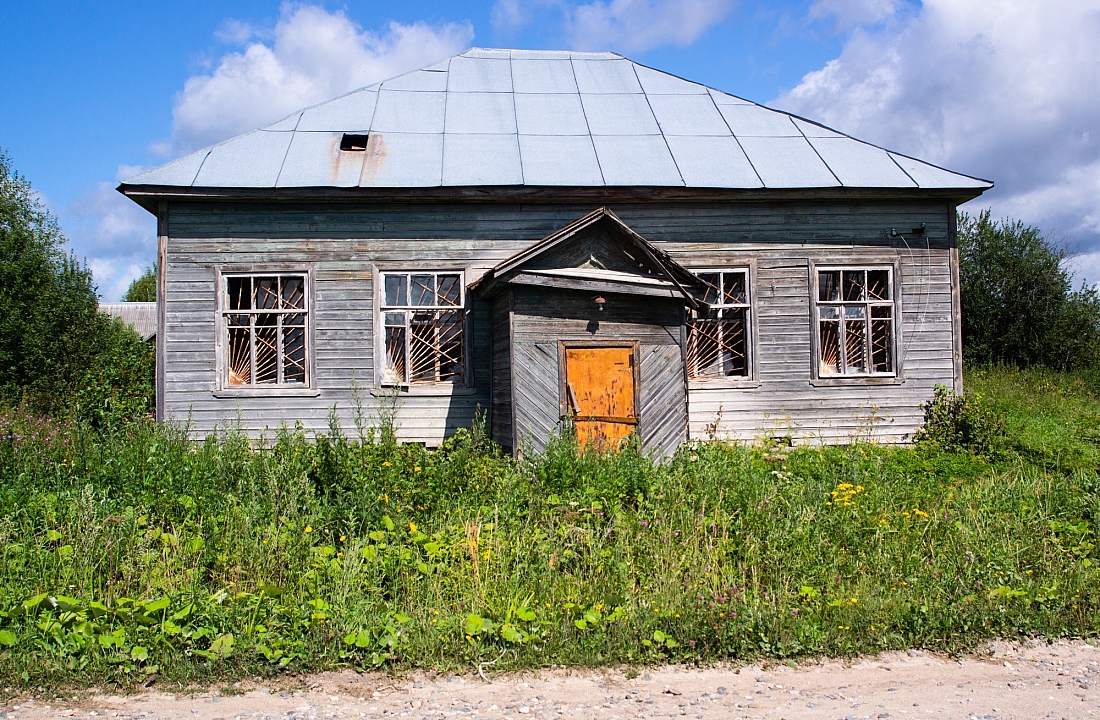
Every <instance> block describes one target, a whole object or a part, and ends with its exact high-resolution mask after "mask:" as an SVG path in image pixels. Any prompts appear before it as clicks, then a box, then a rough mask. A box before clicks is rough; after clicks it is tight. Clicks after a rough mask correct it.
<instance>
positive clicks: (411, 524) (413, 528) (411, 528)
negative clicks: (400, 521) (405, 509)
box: [409, 521, 416, 533]
mask: <svg viewBox="0 0 1100 720" xmlns="http://www.w3.org/2000/svg"><path fill="white" fill-rule="evenodd" d="M409 532H411V533H414V532H416V523H414V522H411V521H410V522H409Z"/></svg>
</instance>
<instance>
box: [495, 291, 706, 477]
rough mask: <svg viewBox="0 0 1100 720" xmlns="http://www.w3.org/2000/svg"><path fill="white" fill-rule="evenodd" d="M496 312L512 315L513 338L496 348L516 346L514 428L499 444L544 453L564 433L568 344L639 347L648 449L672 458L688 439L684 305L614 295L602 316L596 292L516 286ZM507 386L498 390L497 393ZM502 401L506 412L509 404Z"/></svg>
mask: <svg viewBox="0 0 1100 720" xmlns="http://www.w3.org/2000/svg"><path fill="white" fill-rule="evenodd" d="M496 307H503V308H508V309H509V310H510V314H511V320H510V323H509V326H510V328H511V335H510V339H509V340H508V341H505V342H501V339H500V338H499V336H496V337H494V346H496V347H497V348H499V347H500V345H510V346H511V348H512V354H513V358H514V361H513V363H512V367H511V377H510V381H509V383H508V385H507V387H508V388H509V389H510V391H511V403H510V404H511V407H510V408H508V409H509V410H510V411H511V414H512V417H513V418H514V426H513V425H510V427H511V428H512V434H511V435H510V436H508V435H503V434H498V435H495V436H494V439H495V440H497V442H499V443H501V444H502V445H506V446H513V447H516V448H519V449H524V450H527V449H530V450H533V451H538V450H541V449H542V448H543V447H545V445H546V441H547V439H548V438H549V437H550V434H551V433H554V432H558V431H559V430H560V429H561V418H562V417H563V416H564V415H566V411H567V405H566V399H565V393H564V388H563V385H562V381H563V378H562V368H561V362H562V358H561V351H562V347H563V345H562V344H563V343H584V344H589V343H592V344H599V343H620V342H629V343H633V344H636V345H637V348H638V349H637V357H638V368H637V371H636V382H637V390H636V393H635V395H636V398H637V407H636V408H635V410H636V412H637V416H638V428H637V430H638V435H639V437H640V439H641V441H642V448H643V449H644V450H645V451H646V452H647V453H650V454H654V455H663V456H667V455H671V454H672V453H673V452H674V451H675V450H676V448H677V447H678V446H679V445H680V444H681V443H682V442H684V441H685V440H687V392H686V386H685V382H684V364H683V333H682V323H681V317H682V314H683V302H682V301H676V300H670V299H660V298H653V297H640V296H637V295H614V294H608V295H607V302H606V304H605V305H604V306H603V308H604V309H603V310H599V309H598V306H597V305H596V304H595V303H593V302H592V295H591V293H585V292H571V291H565V290H554V289H549V288H541V287H531V286H516V287H513V288H512V289H510V290H508V291H506V292H505V293H502V294H501V295H500V296H498V297H497V298H496V299H495V301H494V308H496ZM497 327H499V325H498V326H497ZM503 387H504V386H503V384H502V385H501V386H494V394H495V393H497V392H499V391H500V390H502V389H503ZM499 402H500V407H501V409H502V410H504V408H505V403H506V401H505V400H503V399H501V400H500V401H499ZM493 406H494V408H496V407H498V398H497V397H494V403H493ZM503 428H504V425H503V424H502V426H501V429H503Z"/></svg>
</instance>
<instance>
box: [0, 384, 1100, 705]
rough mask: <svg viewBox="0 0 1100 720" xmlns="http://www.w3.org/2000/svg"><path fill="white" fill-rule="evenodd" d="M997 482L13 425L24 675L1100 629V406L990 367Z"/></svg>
mask: <svg viewBox="0 0 1100 720" xmlns="http://www.w3.org/2000/svg"><path fill="white" fill-rule="evenodd" d="M967 382H968V389H969V390H971V391H973V392H980V393H982V394H983V395H985V396H986V397H988V399H989V401H990V402H991V403H992V405H993V406H994V407H995V408H997V409H998V411H1000V412H1003V413H1005V414H1006V417H1007V421H1008V425H1009V427H1010V430H1011V432H1010V436H1009V438H1008V441H1007V442H1006V447H1005V448H1004V449H1002V451H1001V452H1000V453H999V454H998V456H997V458H996V459H995V460H988V459H984V458H978V457H973V456H971V455H966V454H949V453H941V452H939V451H938V450H936V449H935V448H930V447H922V448H900V449H899V448H884V447H878V446H874V445H858V446H853V447H847V448H825V449H808V448H807V449H798V450H795V451H793V452H789V453H785V452H780V451H778V450H777V449H775V448H769V447H755V448H742V447H736V446H731V445H724V444H704V445H699V446H696V447H694V448H685V449H684V451H683V452H682V453H681V454H680V455H678V456H677V457H676V459H675V460H674V461H673V462H672V463H670V464H668V465H667V466H661V467H653V466H652V465H650V464H649V463H648V462H646V461H645V460H644V459H641V458H638V457H636V456H634V455H632V454H631V453H623V454H621V455H619V456H617V457H614V458H596V457H592V456H583V457H581V458H577V457H576V456H575V454H574V453H573V452H571V451H570V449H569V447H568V446H566V445H564V444H563V445H561V446H558V447H555V448H553V449H551V450H550V451H549V452H547V453H546V454H545V455H543V456H541V457H539V458H535V459H534V460H532V461H530V462H526V463H521V464H515V463H513V462H512V461H511V460H509V459H507V458H504V457H502V456H500V455H499V454H496V453H494V452H493V451H492V450H491V449H490V448H487V447H486V445H485V444H484V442H483V441H482V440H481V439H480V438H478V437H477V436H476V434H475V435H465V436H463V437H460V438H458V439H456V440H455V441H453V442H451V443H450V444H449V445H448V447H447V448H445V449H444V450H443V451H441V452H427V451H424V450H423V449H420V448H417V447H395V446H391V445H387V444H385V443H381V444H371V443H367V444H360V443H358V442H347V441H345V440H343V439H340V438H335V439H331V440H328V439H326V440H322V441H320V442H318V443H313V442H307V441H306V440H305V439H304V438H301V437H299V436H297V435H295V434H294V433H286V434H285V435H284V436H283V437H282V438H281V440H280V442H279V443H278V444H277V445H276V447H275V448H274V449H273V450H271V451H267V452H263V453H256V452H253V451H251V450H250V449H249V448H248V447H247V445H246V444H245V443H243V442H241V441H240V440H239V439H237V438H233V437H225V438H221V439H217V440H214V439H212V440H210V441H208V442H207V443H206V444H204V445H202V446H199V447H195V446H192V445H190V444H188V443H186V442H185V441H183V440H181V439H180V437H179V436H178V435H177V434H175V433H173V432H171V431H168V430H164V429H157V428H153V427H134V428H131V429H129V430H128V431H126V432H123V433H119V434H116V435H111V436H95V435H91V434H89V433H87V432H85V431H83V430H81V429H79V428H72V427H60V428H58V427H57V426H56V425H55V424H54V423H50V422H46V421H39V420H35V419H32V418H26V417H22V416H17V415H9V416H7V418H6V419H0V476H2V478H3V483H2V485H0V506H2V507H3V516H2V517H0V611H3V613H4V614H3V615H2V616H0V645H6V646H7V647H8V649H7V650H5V651H4V652H2V653H0V676H3V678H4V679H5V681H6V682H14V683H17V684H23V683H30V684H42V683H50V684H56V683H62V682H70V681H76V682H81V681H96V682H99V681H101V680H104V679H117V680H119V681H121V682H124V683H126V682H133V681H136V680H139V679H140V678H141V677H143V676H144V675H145V674H146V673H148V672H150V671H152V670H153V669H154V668H155V669H156V670H157V671H158V672H159V673H160V674H161V675H162V676H168V677H172V678H179V679H183V680H186V679H210V678H215V677H233V676H240V675H242V674H245V673H248V674H262V673H268V672H277V671H279V670H280V668H289V669H301V670H313V669H321V668H328V667H333V666H336V665H341V664H349V665H355V666H370V665H374V664H388V665H395V666H406V665H417V666H434V667H440V668H455V667H466V668H469V667H470V666H471V665H473V664H474V663H477V662H479V661H486V660H492V659H496V658H498V657H500V660H499V662H498V663H497V665H496V666H495V667H496V668H498V669H509V668H516V667H532V666H541V665H547V664H550V663H558V664H595V663H616V662H633V663H638V662H649V661H656V660H668V659H672V660H683V661H692V660H699V659H701V660H709V659H717V658H722V657H757V656H767V657H788V656H797V655H804V654H817V653H826V654H850V653H857V652H866V651H875V650H880V649H883V648H898V647H905V646H910V645H920V646H927V647H933V648H938V649H945V650H957V649H965V648H967V647H971V646H973V644H974V643H976V642H979V641H980V640H982V639H984V638H987V637H990V636H992V635H997V634H1009V635H1011V634H1026V633H1044V634H1050V635H1062V634H1092V633H1095V632H1096V631H1097V630H1098V629H1100V616H1098V614H1097V607H1096V602H1097V600H1096V598H1097V597H1098V594H1097V591H1098V590H1100V572H1098V570H1097V566H1096V565H1095V564H1094V559H1095V557H1096V555H1097V552H1096V549H1095V548H1094V543H1095V539H1096V535H1097V525H1096V510H1097V489H1096V487H1095V481H1096V470H1097V465H1098V463H1097V459H1098V456H1097V448H1096V446H1095V443H1094V442H1093V438H1096V437H1098V436H1097V428H1098V427H1100V402H1098V401H1097V399H1096V396H1095V395H1094V394H1093V393H1092V392H1091V391H1090V383H1089V381H1088V380H1087V379H1082V378H1071V377H1065V376H1059V375H1054V374H1049V373H1043V372H1014V371H1006V370H1001V369H998V370H976V371H972V372H969V373H968V376H967Z"/></svg>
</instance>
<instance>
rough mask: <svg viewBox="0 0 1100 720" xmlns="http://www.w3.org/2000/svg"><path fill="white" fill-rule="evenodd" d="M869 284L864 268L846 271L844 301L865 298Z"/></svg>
mask: <svg viewBox="0 0 1100 720" xmlns="http://www.w3.org/2000/svg"><path fill="white" fill-rule="evenodd" d="M866 284H867V272H866V271H864V270H845V271H844V301H845V302H856V301H859V300H863V299H864V294H863V291H864V289H865V287H866Z"/></svg>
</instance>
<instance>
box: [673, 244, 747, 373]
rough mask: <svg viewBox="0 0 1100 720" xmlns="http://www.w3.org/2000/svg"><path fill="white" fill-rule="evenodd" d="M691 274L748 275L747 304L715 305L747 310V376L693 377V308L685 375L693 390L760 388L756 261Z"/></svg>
mask: <svg viewBox="0 0 1100 720" xmlns="http://www.w3.org/2000/svg"><path fill="white" fill-rule="evenodd" d="M689 270H690V272H692V273H694V274H696V275H703V274H706V273H743V274H744V275H745V296H746V297H745V299H746V302H744V303H715V304H713V305H711V307H712V308H715V309H722V310H724V309H744V310H745V333H746V335H747V337H746V340H745V364H746V374H745V375H721V376H705V377H693V376H692V373H691V366H690V363H691V358H690V357H689V351H690V344H691V332H692V328H691V323H692V320H693V318H694V311H693V310H691V309H690V308H687V309H686V313H687V316H686V318H685V319H686V322H685V323H684V326H685V327H684V372H685V374H686V376H687V381H688V384H689V386H690V387H699V388H703V387H717V386H732V387H739V386H741V387H746V386H747V387H756V386H757V385H759V383H758V382H756V380H755V378H756V338H757V337H758V334H757V327H756V263H755V262H753V261H751V260H750V261H748V262H742V263H737V264H730V265H721V266H714V267H692V268H689Z"/></svg>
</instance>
